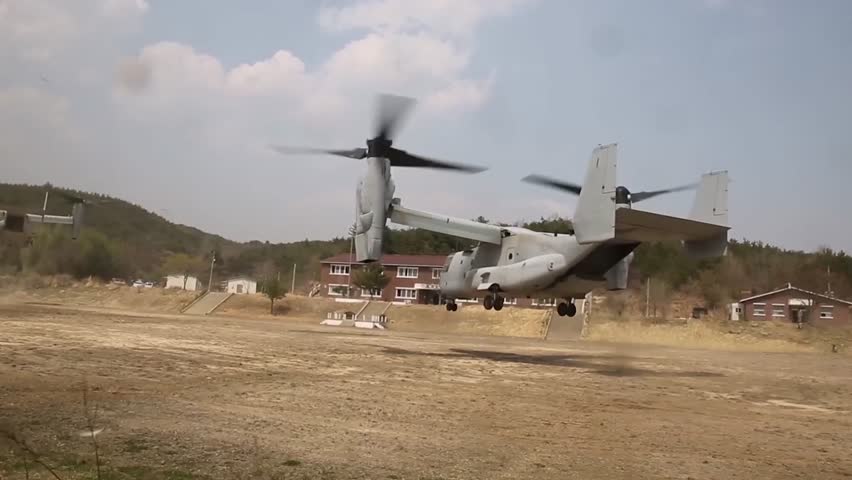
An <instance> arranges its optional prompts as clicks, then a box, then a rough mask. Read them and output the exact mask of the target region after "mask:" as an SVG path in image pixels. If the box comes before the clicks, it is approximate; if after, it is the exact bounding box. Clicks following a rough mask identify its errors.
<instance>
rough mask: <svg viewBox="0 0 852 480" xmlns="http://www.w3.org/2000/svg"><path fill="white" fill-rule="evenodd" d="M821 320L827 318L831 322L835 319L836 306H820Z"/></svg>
mask: <svg viewBox="0 0 852 480" xmlns="http://www.w3.org/2000/svg"><path fill="white" fill-rule="evenodd" d="M819 318H826V319H829V320H831V319H832V318H834V305H820V306H819Z"/></svg>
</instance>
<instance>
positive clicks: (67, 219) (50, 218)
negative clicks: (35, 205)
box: [27, 213, 74, 225]
mask: <svg viewBox="0 0 852 480" xmlns="http://www.w3.org/2000/svg"><path fill="white" fill-rule="evenodd" d="M27 220H28V221H29V222H30V223H58V224H60V225H73V224H74V217H73V216H70V215H67V216H66V215H44V216H42V215H38V214H35V213H28V214H27Z"/></svg>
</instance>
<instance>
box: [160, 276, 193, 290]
mask: <svg viewBox="0 0 852 480" xmlns="http://www.w3.org/2000/svg"><path fill="white" fill-rule="evenodd" d="M183 281H184V276H183V275H169V276H168V277H166V288H180V289H183V288H184V283H183ZM186 290H189V291H190V292H195V291H197V290H201V282H199V281H198V279H197V278H195V277H193V276H192V275H190V276H188V277H186Z"/></svg>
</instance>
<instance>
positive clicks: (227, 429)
mask: <svg viewBox="0 0 852 480" xmlns="http://www.w3.org/2000/svg"><path fill="white" fill-rule="evenodd" d="M850 367H852V362H850V358H849V357H848V356H846V355H832V354H810V353H757V352H720V351H708V350H685V349H672V348H663V347H654V346H623V345H621V346H619V345H613V344H603V343H594V342H582V343H552V342H546V341H542V340H534V339H518V338H506V337H502V338H498V337H473V336H458V335H455V336H451V335H441V334H436V333H412V332H398V331H396V332H395V331H385V332H380V331H361V330H355V329H340V328H331V327H320V326H318V325H316V322H315V321H297V320H288V319H282V318H276V319H270V318H266V319H251V318H233V317H220V316H214V317H189V316H180V315H167V314H133V313H129V312H128V313H120V312H116V311H110V312H98V311H94V310H87V311H81V310H74V309H71V308H67V307H55V306H37V305H8V304H7V305H0V423H1V424H2V425H3V427H2V428H3V430H4V431H6V432H10V431H14V432H16V433H17V434H18V435H19V436H21V437H25V438H26V439H27V441H28V442H29V443H30V445H31V446H32V447H33V448H35V449H36V450H38V451H39V452H41V455H42V458H43V460H44V461H45V462H47V463H48V464H49V465H51V466H54V467H55V468H56V469H57V472H58V473H59V475H60V476H61V478H64V479H68V478H95V476H94V474H93V473H92V472H93V471H94V468H93V466H92V463H93V455H92V453H93V449H92V448H91V446H90V439H85V438H81V437H80V435H79V432H80V431H81V430H83V428H84V426H85V423H86V420H85V415H84V414H83V407H82V385H83V381H84V380H85V381H87V383H88V385H89V386H90V388H91V389H92V391H91V393H90V397H91V400H92V402H93V403H95V404H96V405H97V406H98V418H97V420H96V424H97V425H96V426H97V427H99V428H100V427H102V428H104V430H103V432H101V433H100V434H99V435H98V436H97V440H98V442H99V452H100V456H101V457H102V459H103V462H105V463H106V465H105V466H104V469H103V471H104V474H103V476H102V478H116V479H118V478H152V479H161V478H162V479H166V478H168V479H192V478H211V479H220V478H288V479H292V478H297V479H298V478H323V479H350V478H364V479H367V478H369V479H516V478H541V479H572V478H577V479H592V478H607V479H610V478H623V479H645V478H647V479H652V478H653V479H656V478H674V479H688V478H693V479H734V478H746V479H756V478H761V479H762V478H767V479H768V478H773V479H779V478H807V479H817V478H819V479H834V478H850V477H852V455H850V454H849V445H850V442H852V368H850ZM2 442H3V440H0V465H2V468H0V472H2V473H0V478H3V479H19V478H20V479H23V478H25V472H24V462H23V460H22V458H23V457H22V456H21V454H20V453H17V454H16V453H14V451H15V450H14V448H13V447H12V445H11V443H10V442H8V441H7V442H6V443H2ZM28 465H29V466H30V467H29V468H34V467H32V466H31V463H29V464H28ZM30 478H33V479H35V478H42V479H43V478H50V477H48V475H47V473H46V472H45V471H44V470H43V469H38V470H37V472H36V473H35V474H34V473H33V472H30Z"/></svg>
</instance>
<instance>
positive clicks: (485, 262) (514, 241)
mask: <svg viewBox="0 0 852 480" xmlns="http://www.w3.org/2000/svg"><path fill="white" fill-rule="evenodd" d="M411 103H412V101H411V100H410V99H404V98H402V97H390V96H384V97H382V98H381V102H380V119H379V128H378V133H377V135H376V137H375V138H373V139H371V140H368V141H367V146H368V148H366V149H364V148H356V149H353V150H318V149H292V148H288V147H275V148H276V150H278V151H280V152H282V153H295V152H303V153H304V152H307V153H329V154H334V155H339V156H344V157H349V158H356V159H362V158H363V159H366V160H367V169H366V173H365V175H364V176H363V177H362V179H361V180H360V181H359V183H358V187H357V191H356V217H355V250H356V260H357V261H358V262H373V261H377V260H379V259H380V257H381V253H382V241H383V234H384V229H385V225H386V223H387V220H388V219H390V221H391V222H393V223H396V224H400V225H407V226H410V227H415V228H422V229H425V230H430V231H433V232H438V233H444V234H448V235H453V236H456V237H461V238H465V239H469V240H473V241H476V242H478V246H476V247H474V248H471V249H469V250H464V251H460V252H455V253H453V254H450V255H448V256H447V259H446V262H445V263H444V266H443V271H442V273H441V279H440V287H441V294H442V295H443V296H444V297H445V298H446V299H447V303H446V308H447V310H449V311H455V310H457V309H458V305H457V304H456V302H455V300H456V299H460V298H480V297H482V298H483V305H484V307H485V308H486V309H489V310H490V309H492V308H493V309H494V310H501V309H502V308H503V304H504V301H505V298H506V297H515V298H517V297H528V298H532V297H535V298H559V299H562V300H563V301H561V302H560V303H559V304H558V305H557V312H558V313H559V315H562V316H565V315H567V316H574V315H575V314H576V313H577V308H576V306H575V304H574V299H577V298H583V297H584V296H585V295H586V294H587V293H588V292H590V291H592V290H593V289H595V288H606V289H609V290H621V289H625V288H627V275H628V271H629V267H630V263H631V261H632V259H633V251H634V250H635V249H636V247H638V246H639V245H640V244H641V243H642V242H651V241H660V240H680V241H682V242H683V244H684V247H685V249H686V251H687V253H688V254H689V255H691V256H693V257H695V258H708V257H715V256H721V255H724V253H725V251H726V248H727V240H728V230H729V227H728V226H727V222H728V208H727V199H728V194H727V192H728V174H727V172H726V171H720V172H713V173H708V174H706V175H703V176H702V177H701V181H700V183H699V184H698V185H697V193H696V197H695V202H694V204H693V207H692V212H691V213H690V217H689V218H680V217H673V216H668V215H661V214H657V213H651V212H646V211H642V210H637V209H634V208H633V203H635V202H638V201H641V200H644V199H647V198H651V197H653V196H656V195H659V194H663V193H669V192H673V191H678V190H683V189H685V188H690V187H678V188H673V189H667V190H658V191H654V192H638V193H634V194H631V193H630V191H629V190H628V189H627V188H625V187H624V186H619V185H617V184H616V167H617V161H616V157H617V145H616V144H610V145H603V146H598V147H597V148H595V149H594V151H593V152H592V156H591V159H590V161H589V165H588V169H587V173H586V178H585V181H584V182H583V185H582V186H577V185H572V184H570V183H567V182H559V181H553V180H548V179H545V178H544V177H540V176H534V175H531V176H529V177H527V178H525V179H524V180H526V181H530V182H533V183H538V184H542V185H546V186H549V187H554V188H558V189H560V190H563V191H567V192H570V193H574V194H577V195H579V200H578V202H577V208H576V210H575V212H574V216H573V219H572V221H571V227H572V229H573V231H572V232H570V233H567V234H553V233H543V232H535V231H532V230H529V229H526V228H518V227H502V226H497V225H489V224H483V223H478V222H475V221H471V220H465V219H460V218H453V217H448V216H444V215H441V214H436V213H431V212H425V211H420V210H414V209H410V208H407V207H403V206H402V202H401V201H400V199H398V198H394V197H393V193H394V189H395V186H394V183H393V181H392V179H391V172H390V170H391V168H390V167H391V166H400V167H414V166H417V167H427V168H444V169H452V170H461V171H467V172H477V171H482V170H484V169H482V168H478V167H469V166H463V165H458V164H450V163H446V162H439V161H436V160H430V159H426V158H423V157H417V156H414V155H411V154H408V153H406V152H405V151H402V150H397V149H395V148H393V147H392V146H391V145H392V141H391V139H390V137H391V132H392V131H393V127H394V126H395V125H396V124H397V123H398V122H399V119H400V118H401V117H402V115H403V114H404V113H405V111H406V110H408V109H409V108H410V105H411Z"/></svg>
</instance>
